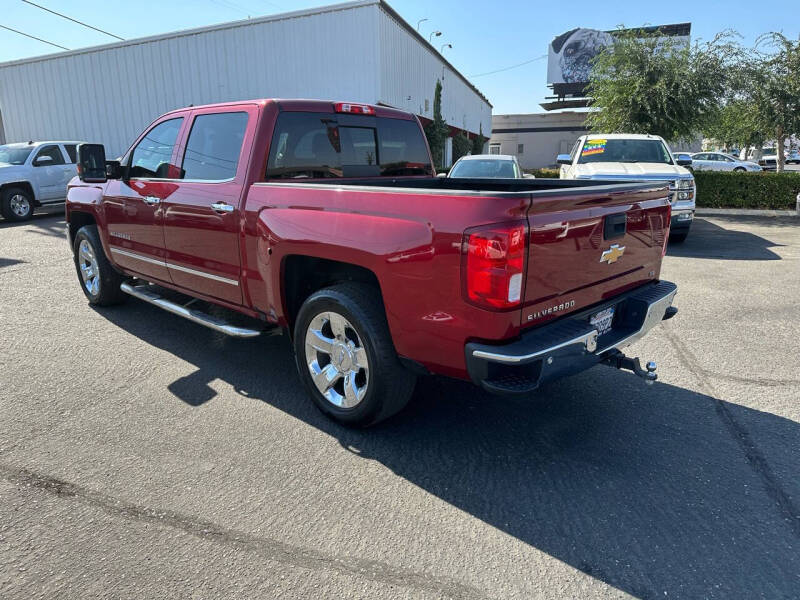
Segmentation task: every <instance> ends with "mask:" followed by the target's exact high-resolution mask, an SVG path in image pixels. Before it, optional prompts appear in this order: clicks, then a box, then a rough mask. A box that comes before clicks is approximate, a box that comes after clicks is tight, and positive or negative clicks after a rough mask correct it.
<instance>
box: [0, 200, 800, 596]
mask: <svg viewBox="0 0 800 600" xmlns="http://www.w3.org/2000/svg"><path fill="white" fill-rule="evenodd" d="M665 261H666V262H665V266H664V269H663V272H662V276H663V277H664V278H666V279H669V280H672V281H675V282H676V283H677V284H678V286H679V293H678V297H677V299H676V305H677V306H678V307H679V309H680V313H679V314H678V316H677V317H676V318H675V319H673V320H671V321H669V322H666V323H663V324H662V326H661V327H659V328H657V329H656V330H654V331H653V332H652V333H651V334H650V335H649V336H648V337H647V338H645V339H644V340H642V341H641V342H639V343H638V344H637V345H636V346H634V347H632V348H631V352H630V354H638V355H639V356H641V357H642V358H644V359H653V360H657V361H658V364H659V381H658V382H657V383H656V384H655V385H654V386H652V387H647V386H645V385H644V384H643V383H642V382H641V381H640V380H639V379H637V378H635V377H633V376H632V375H629V374H626V373H621V372H617V371H612V370H611V369H609V368H607V367H602V366H600V367H595V368H594V369H592V370H590V371H588V372H586V373H583V374H581V375H579V376H576V377H573V378H570V379H566V380H562V381H559V382H557V383H555V384H553V385H550V386H549V387H547V388H545V389H543V390H541V391H540V392H539V393H538V395H537V396H536V397H534V398H530V399H525V400H507V399H498V398H495V397H492V396H488V395H485V394H483V393H482V392H480V391H478V390H477V389H475V388H473V387H472V386H470V385H468V384H464V383H460V382H456V381H450V380H445V379H434V378H430V379H425V380H421V381H420V384H419V385H418V387H417V391H416V393H415V398H414V400H413V402H412V404H411V406H410V407H409V408H408V409H407V410H406V411H405V412H404V413H402V414H401V415H400V416H398V417H397V418H395V419H393V420H391V421H389V422H387V423H385V424H383V425H381V426H378V427H376V428H373V429H370V430H367V431H351V430H347V429H343V428H340V427H338V426H336V425H334V424H332V423H330V422H329V421H327V420H326V419H325V418H323V417H322V416H321V415H320V414H319V413H318V412H317V411H316V410H315V409H314V408H313V406H312V405H311V403H310V401H308V400H307V399H306V398H305V397H304V394H303V392H302V390H301V387H300V384H299V382H298V379H297V377H296V375H295V371H294V365H293V362H292V357H291V354H290V348H289V344H288V342H287V340H286V339H283V338H281V337H277V338H267V339H258V340H248V341H242V340H233V339H227V338H224V337H222V336H220V335H219V334H215V333H214V332H211V331H209V330H206V329H204V328H202V327H200V326H198V325H195V324H192V323H189V322H187V321H183V320H181V319H179V318H177V317H173V316H171V315H169V314H167V313H165V312H162V311H160V310H159V309H157V308H155V307H151V306H149V305H146V304H144V303H141V302H138V301H134V300H131V301H130V302H128V303H127V304H126V305H124V306H122V307H117V308H113V309H102V310H94V309H92V308H90V307H89V306H88V304H87V302H86V300H85V298H84V296H83V294H82V293H81V291H80V289H79V286H78V283H77V280H76V275H75V272H74V268H73V266H72V262H71V255H70V253H69V250H68V248H67V245H66V243H65V240H64V237H63V217H62V216H61V215H60V214H59V213H58V212H56V213H54V214H43V215H38V216H37V217H35V219H34V220H33V221H31V222H29V223H27V224H10V223H5V222H0V332H1V333H0V340H1V342H0V380H1V383H0V597H2V598H30V597H48V598H49V597H59V598H86V597H109V598H110V597H118V598H140V597H141V598H153V597H158V598H167V597H205V598H212V597H240V598H252V597H264V598H295V597H297V598H439V597H454V598H566V597H568V598H616V597H625V596H626V595H631V596H634V597H639V598H690V597H691V598H700V597H702V598H726V599H730V598H760V597H764V598H790V597H798V596H800V374H798V369H797V357H798V355H800V308H798V307H799V306H800V305H799V304H798V299H800V219H797V218H791V217H783V218H774V217H758V218H756V217H751V218H729V217H715V218H702V219H698V220H697V222H696V223H695V228H694V230H693V232H692V234H691V235H690V237H689V239H688V240H687V242H686V243H685V244H684V245H682V246H675V247H671V248H670V251H669V253H668V256H667V258H666V259H665Z"/></svg>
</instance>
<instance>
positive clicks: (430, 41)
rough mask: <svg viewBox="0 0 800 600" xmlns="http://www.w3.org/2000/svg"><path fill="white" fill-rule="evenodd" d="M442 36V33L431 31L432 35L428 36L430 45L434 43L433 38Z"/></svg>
mask: <svg viewBox="0 0 800 600" xmlns="http://www.w3.org/2000/svg"><path fill="white" fill-rule="evenodd" d="M440 35H442V32H441V31H431V34H430V35H429V36H428V43H429V44H430V43H432V42H433V36H436V37H439V36H440Z"/></svg>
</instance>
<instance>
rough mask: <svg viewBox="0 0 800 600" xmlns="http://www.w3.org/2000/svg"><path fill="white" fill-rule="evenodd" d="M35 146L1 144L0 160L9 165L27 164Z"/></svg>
mask: <svg viewBox="0 0 800 600" xmlns="http://www.w3.org/2000/svg"><path fill="white" fill-rule="evenodd" d="M32 151H33V146H0V162H3V163H7V164H9V165H22V164H25V161H26V160H27V158H28V156H29V155H30V153H31V152H32Z"/></svg>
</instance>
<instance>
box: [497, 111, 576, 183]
mask: <svg viewBox="0 0 800 600" xmlns="http://www.w3.org/2000/svg"><path fill="white" fill-rule="evenodd" d="M586 114H587V113H586V111H562V112H548V113H533V114H527V115H492V137H491V138H489V153H490V154H512V155H514V156H516V157H517V160H519V164H520V166H521V167H522V168H523V169H540V168H542V167H554V166H555V165H556V155H558V154H564V153H567V152H569V151H570V149H571V148H572V145H573V144H574V143H575V140H576V139H578V136H581V135H583V134H584V133H586V132H587V131H588V130H587V128H586V125H585V120H586Z"/></svg>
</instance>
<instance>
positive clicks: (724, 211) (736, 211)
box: [695, 208, 800, 217]
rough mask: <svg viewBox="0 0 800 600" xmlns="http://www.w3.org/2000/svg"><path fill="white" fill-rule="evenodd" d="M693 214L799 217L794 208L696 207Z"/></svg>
mask: <svg viewBox="0 0 800 600" xmlns="http://www.w3.org/2000/svg"><path fill="white" fill-rule="evenodd" d="M695 215H697V216H698V217H702V216H708V217H713V216H718V217H800V212H798V211H796V210H753V209H749V208H698V209H697V210H696V211H695Z"/></svg>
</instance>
